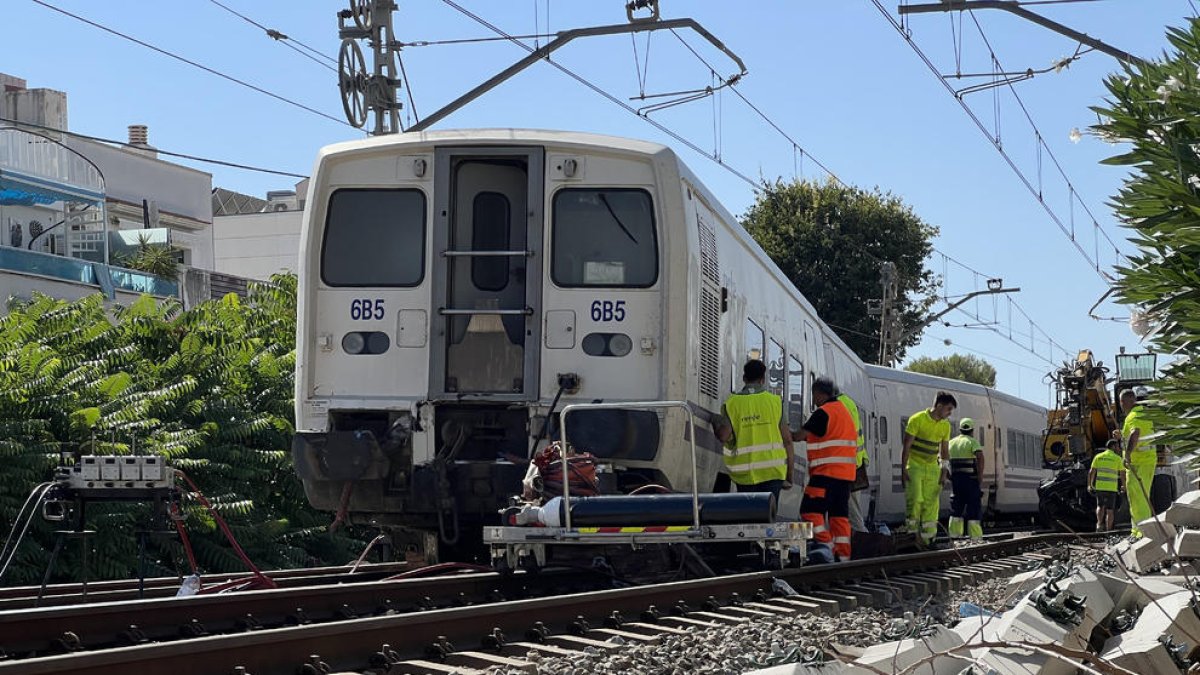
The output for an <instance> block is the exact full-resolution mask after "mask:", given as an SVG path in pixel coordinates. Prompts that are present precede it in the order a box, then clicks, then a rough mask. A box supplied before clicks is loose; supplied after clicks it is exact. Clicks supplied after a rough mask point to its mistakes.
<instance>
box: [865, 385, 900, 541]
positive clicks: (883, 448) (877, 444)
mask: <svg viewBox="0 0 1200 675" xmlns="http://www.w3.org/2000/svg"><path fill="white" fill-rule="evenodd" d="M872 395H873V396H874V399H875V400H874V404H875V412H874V413H873V415H872V416H873V417H874V418H875V419H874V422H875V429H874V432H875V433H874V434H873V436H874V457H872V458H871V463H872V465H874V466H875V467H878V468H877V471H878V472H879V474H878V476H879V478H878V480H877V481H876V484H877V486H878V489H877V493H876V495H875V513H876V518H878V519H879V520H891V519H894V518H895V516H896V514H900V516H901V518H903V514H904V511H905V505H904V488H903V486H901V484H900V458H901V457H902V455H903V453H904V437H903V435H902V434H900V431H899V430H900V423H899V420H898V419H897V418H895V414H894V412H893V409H894V408H895V406H894V405H893V398H892V395H891V393H890V392H889V391H888V386H887V385H886V384H875V385H874V387H873V388H872Z"/></svg>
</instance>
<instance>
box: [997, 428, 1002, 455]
mask: <svg viewBox="0 0 1200 675" xmlns="http://www.w3.org/2000/svg"><path fill="white" fill-rule="evenodd" d="M1001 438H1002V437H1001V435H1000V427H998V426H997V427H996V450H997V451H999V450H1000V448H1002V447H1003V444H1001V443H1000V440H1001Z"/></svg>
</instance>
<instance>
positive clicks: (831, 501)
mask: <svg viewBox="0 0 1200 675" xmlns="http://www.w3.org/2000/svg"><path fill="white" fill-rule="evenodd" d="M836 397H837V386H836V385H834V383H833V381H832V380H830V379H829V378H826V377H819V378H817V379H816V380H815V381H814V382H813V384H812V400H813V403H814V404H815V405H816V406H817V409H816V411H814V412H813V414H812V416H811V417H809V418H808V421H807V422H805V423H804V427H803V429H804V431H805V433H806V436H805V441H806V442H807V445H808V476H809V478H808V485H806V486H805V487H804V498H803V499H802V500H801V502H800V518H801V519H802V520H804V521H807V522H809V523H812V527H813V539H814V540H815V541H816V542H817V543H818V544H819V545H824V546H830V545H831V544H832V548H833V556H834V558H835V559H836V560H849V559H850V488H851V487H853V486H854V474H855V472H856V470H857V461H856V459H855V455H856V454H857V453H858V428H857V427H856V426H855V424H854V418H852V417H851V416H850V411H849V410H847V409H846V406H845V405H843V404H842V402H841V401H839V400H837V398H836Z"/></svg>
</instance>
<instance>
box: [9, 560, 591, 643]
mask: <svg viewBox="0 0 1200 675" xmlns="http://www.w3.org/2000/svg"><path fill="white" fill-rule="evenodd" d="M529 578H530V576H529V575H525V574H516V575H511V576H506V575H500V574H497V573H494V572H486V573H473V574H457V575H452V576H442V577H433V578H427V579H401V580H392V581H368V582H358V583H354V584H326V585H320V586H304V587H300V588H293V589H274V590H261V591H241V592H236V593H225V594H214V595H194V596H189V597H183V598H175V597H171V598H154V599H149V600H137V601H133V602H106V603H97V604H89V605H72V606H67V607H50V608H38V609H31V610H18V611H9V612H0V648H2V649H4V650H5V651H6V652H7V653H8V655H9V657H10V658H13V657H14V656H17V655H21V654H29V653H33V654H51V653H55V652H61V651H67V650H71V651H75V650H89V649H102V648H108V647H115V646H120V645H122V644H133V643H137V642H140V641H144V640H153V641H168V640H179V639H185V638H187V637H189V636H195V635H196V634H197V633H198V632H199V633H206V634H210V635H215V634H218V633H227V632H236V631H241V630H259V629H260V628H277V627H281V626H286V625H295V624H306V623H310V622H327V621H340V620H345V619H351V618H355V617H358V616H370V615H374V614H383V613H389V612H408V611H423V610H427V609H431V608H433V607H436V606H452V605H466V604H472V603H485V602H495V601H496V600H497V599H500V598H517V597H528V596H531V595H536V594H537V593H535V592H534V591H538V590H540V589H539V588H533V589H530V588H528V586H530V584H529V583H528V579H529ZM591 579H592V577H586V576H581V575H580V574H579V573H577V572H576V573H572V574H571V575H568V574H566V573H563V574H550V573H548V574H545V575H539V577H538V582H537V583H538V584H540V585H541V586H544V587H545V589H546V590H559V591H561V590H563V588H564V587H562V586H558V584H560V583H562V582H566V583H567V584H568V585H567V586H566V587H565V588H566V589H567V590H575V591H577V590H579V589H580V588H581V587H582V588H587V587H589V586H588V583H587V582H588V581H590V580H591ZM590 587H594V584H593V585H591V586H590ZM543 594H544V593H543ZM68 632H69V633H70V634H71V636H66V634H67V633H68ZM72 636H73V637H72Z"/></svg>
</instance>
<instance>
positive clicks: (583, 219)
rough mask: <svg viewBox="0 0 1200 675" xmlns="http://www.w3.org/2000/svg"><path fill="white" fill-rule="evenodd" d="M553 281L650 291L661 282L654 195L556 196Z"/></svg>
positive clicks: (574, 192)
mask: <svg viewBox="0 0 1200 675" xmlns="http://www.w3.org/2000/svg"><path fill="white" fill-rule="evenodd" d="M552 227H553V233H552V235H553V260H552V262H551V268H550V269H551V276H552V277H553V279H554V283H556V284H558V285H559V286H563V287H567V288H570V287H593V286H603V287H609V288H646V287H647V286H653V285H654V282H655V281H657V280H658V239H657V235H656V233H655V228H654V204H653V203H652V201H651V200H650V193H648V192H646V191H645V190H639V189H619V188H610V189H595V188H583V189H564V190H559V191H558V193H556V194H555V195H554V224H553V226H552Z"/></svg>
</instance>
